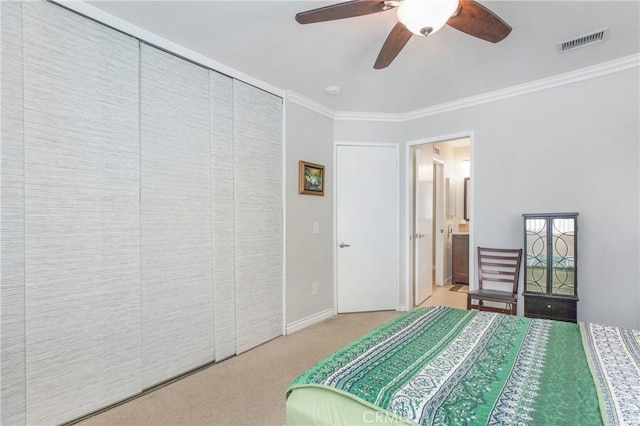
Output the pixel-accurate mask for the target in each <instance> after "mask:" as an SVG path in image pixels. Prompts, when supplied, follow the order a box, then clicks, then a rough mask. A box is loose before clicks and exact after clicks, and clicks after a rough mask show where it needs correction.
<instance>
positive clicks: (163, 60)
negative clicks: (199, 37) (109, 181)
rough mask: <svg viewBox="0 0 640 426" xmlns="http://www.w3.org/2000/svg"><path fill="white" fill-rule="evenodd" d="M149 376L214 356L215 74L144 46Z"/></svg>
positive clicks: (145, 348) (145, 363)
mask: <svg viewBox="0 0 640 426" xmlns="http://www.w3.org/2000/svg"><path fill="white" fill-rule="evenodd" d="M140 75H141V80H140V84H141V92H140V93H141V95H140V100H141V103H140V113H141V142H142V145H141V149H142V190H141V198H142V207H141V208H142V237H141V243H142V373H143V386H144V387H145V388H146V387H149V386H152V385H155V384H157V383H158V382H161V381H164V380H166V379H169V378H171V377H173V376H176V375H178V374H180V373H183V372H185V371H187V370H190V369H192V368H195V367H198V366H200V365H202V364H204V363H207V362H209V361H212V360H213V359H214V330H213V284H212V280H213V278H212V259H213V258H212V249H211V246H212V241H211V240H212V235H211V184H210V179H211V164H210V152H209V73H208V71H207V70H206V69H204V68H202V67H199V66H197V65H194V64H192V63H190V62H187V61H185V60H182V59H180V58H177V57H175V56H173V55H170V54H168V53H165V52H162V51H160V50H157V49H155V48H153V47H150V46H147V45H145V44H142V45H141V74H140Z"/></svg>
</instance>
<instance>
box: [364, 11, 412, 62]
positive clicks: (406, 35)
mask: <svg viewBox="0 0 640 426" xmlns="http://www.w3.org/2000/svg"><path fill="white" fill-rule="evenodd" d="M412 35H413V33H412V32H411V31H409V30H408V29H407V27H405V26H404V24H403V23H402V22H398V23H397V24H396V25H395V27H393V29H392V30H391V32H390V33H389V35H388V36H387V39H386V40H385V41H384V44H383V45H382V49H380V53H379V54H378V59H376V63H375V65H374V66H373V68H375V69H377V70H379V69H382V68H386V67H388V66H389V65H390V64H391V62H393V60H394V59H395V58H396V56H398V53H400V51H401V50H402V48H403V47H404V45H405V44H407V42H408V41H409V39H410V38H411V36H412Z"/></svg>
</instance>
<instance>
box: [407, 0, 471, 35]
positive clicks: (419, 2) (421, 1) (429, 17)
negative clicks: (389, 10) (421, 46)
mask: <svg viewBox="0 0 640 426" xmlns="http://www.w3.org/2000/svg"><path fill="white" fill-rule="evenodd" d="M457 9H458V0H403V1H402V3H401V4H400V7H399V8H398V21H400V22H402V23H403V24H404V26H405V27H407V29H408V30H409V31H411V32H412V33H414V34H416V35H424V36H426V35H429V34H433V33H435V32H436V31H438V30H439V29H440V28H442V27H443V26H444V24H446V23H447V21H448V20H449V18H450V17H451V15H453V14H454V13H455V12H456V10H457Z"/></svg>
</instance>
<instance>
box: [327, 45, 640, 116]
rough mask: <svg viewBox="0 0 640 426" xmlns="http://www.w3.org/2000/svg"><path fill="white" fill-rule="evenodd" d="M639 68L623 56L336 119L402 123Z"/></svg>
mask: <svg viewBox="0 0 640 426" xmlns="http://www.w3.org/2000/svg"><path fill="white" fill-rule="evenodd" d="M637 67H640V54H638V53H636V54H633V55H629V56H625V57H623V58H620V59H615V60H613V61H608V62H603V63H601V64H598V65H592V66H590V67H586V68H581V69H578V70H575V71H570V72H567V73H564V74H558V75H555V76H553V77H548V78H543V79H540V80H535V81H532V82H529V83H524V84H520V85H517V86H512V87H508V88H506V89H500V90H495V91H493V92H487V93H483V94H481V95H477V96H470V97H468V98H463V99H458V100H456V101H452V102H445V103H442V104H439V105H434V106H431V107H427V108H422V109H418V110H414V111H409V112H407V113H375V112H374V113H367V112H348V111H337V112H336V113H335V120H345V121H387V122H404V121H411V120H415V119H418V118H422V117H428V116H431V115H436V114H442V113H444V112H449V111H455V110H458V109H463V108H469V107H473V106H476V105H481V104H485V103H488V102H495V101H500V100H503V99H508V98H513V97H515V96H521V95H526V94H529V93H533V92H539V91H541V90H547V89H551V88H554V87H558V86H564V85H568V84H572V83H577V82H580V81H583V80H588V79H591V78H597V77H601V76H604V75H608V74H613V73H616V72H619V71H624V70H628V69H631V68H637Z"/></svg>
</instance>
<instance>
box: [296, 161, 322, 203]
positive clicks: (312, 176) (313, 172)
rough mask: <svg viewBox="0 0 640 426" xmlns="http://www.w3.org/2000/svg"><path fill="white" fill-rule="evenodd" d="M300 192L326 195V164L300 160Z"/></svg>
mask: <svg viewBox="0 0 640 426" xmlns="http://www.w3.org/2000/svg"><path fill="white" fill-rule="evenodd" d="M298 193H299V194H306V195H324V166H323V165H321V164H315V163H309V162H308V161H300V162H299V171H298Z"/></svg>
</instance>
